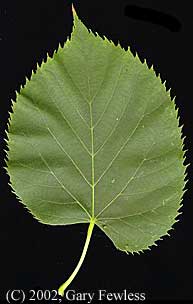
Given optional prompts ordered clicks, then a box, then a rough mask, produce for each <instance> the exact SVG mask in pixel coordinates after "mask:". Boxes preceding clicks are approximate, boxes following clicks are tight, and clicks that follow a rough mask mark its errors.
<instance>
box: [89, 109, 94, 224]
mask: <svg viewBox="0 0 193 304" xmlns="http://www.w3.org/2000/svg"><path fill="white" fill-rule="evenodd" d="M89 108H90V136H91V188H92V198H91V200H92V217H93V218H94V201H95V172H94V166H95V164H94V157H95V155H94V154H95V153H94V128H93V117H92V103H90V105H89Z"/></svg>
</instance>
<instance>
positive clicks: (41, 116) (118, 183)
mask: <svg viewBox="0 0 193 304" xmlns="http://www.w3.org/2000/svg"><path fill="white" fill-rule="evenodd" d="M74 22H75V25H74V28H73V33H72V36H71V39H70V40H68V41H67V42H66V44H65V46H64V48H61V47H60V48H59V50H58V51H57V52H56V53H55V54H54V56H53V58H48V60H47V62H46V63H43V64H42V65H41V67H38V69H37V72H36V73H34V74H33V75H32V77H31V80H30V81H27V83H26V86H25V87H24V88H22V89H21V91H20V93H19V94H18V95H17V101H16V103H14V105H13V114H11V117H10V126H9V134H8V149H9V151H8V173H9V175H10V178H11V185H12V187H13V189H14V191H15V193H16V194H17V196H18V197H19V198H20V200H21V201H22V202H23V204H25V205H26V206H27V208H28V209H29V210H30V212H31V213H32V214H33V215H34V217H35V218H37V219H38V220H39V221H40V222H42V223H46V224H50V225H69V224H76V223H90V226H89V230H88V235H87V240H86V243H85V247H84V250H83V254H82V256H81V260H80V262H79V264H78V265H77V268H76V269H75V272H74V273H73V275H72V276H71V277H70V279H69V280H68V281H67V283H65V284H64V285H63V286H62V288H61V289H60V290H59V293H60V294H63V291H64V289H65V288H66V287H67V286H68V284H69V283H70V282H71V281H72V279H73V277H74V276H75V274H76V273H77V271H78V269H79V268H80V265H81V263H82V261H83V259H84V257H85V254H86V250H87V248H88V244H89V240H90V237H91V234H92V229H93V227H94V224H96V225H97V226H98V227H100V228H101V229H102V230H103V231H104V232H105V233H106V235H107V236H108V237H109V238H110V239H111V240H112V242H113V243H114V245H115V246H116V247H117V248H118V249H120V250H123V251H125V252H131V253H133V252H140V251H142V250H144V249H148V248H149V246H151V245H153V244H154V243H155V241H156V240H158V239H160V237H161V236H163V235H165V234H167V232H168V230H169V229H171V227H172V225H173V224H174V222H175V218H176V216H177V215H178V209H179V207H180V201H181V199H182V194H183V188H184V177H185V166H184V165H183V155H184V152H183V143H182V139H181V128H179V121H178V118H177V111H176V110H175V104H174V101H171V98H170V94H169V92H167V91H166V88H165V85H164V84H162V82H161V79H160V78H159V77H156V75H155V72H154V70H153V69H149V68H148V66H147V64H146V63H143V64H142V63H141V61H140V60H139V58H138V57H137V56H136V57H134V56H133V55H132V53H131V52H130V50H128V51H125V50H124V49H122V48H121V47H120V45H118V46H115V45H114V44H113V43H110V42H109V41H108V40H107V39H106V38H105V39H102V38H101V37H99V36H96V35H94V34H93V33H92V32H90V33H89V31H88V30H87V29H86V27H85V26H84V25H83V24H82V23H81V21H80V20H79V19H78V17H77V16H76V15H75V17H74Z"/></svg>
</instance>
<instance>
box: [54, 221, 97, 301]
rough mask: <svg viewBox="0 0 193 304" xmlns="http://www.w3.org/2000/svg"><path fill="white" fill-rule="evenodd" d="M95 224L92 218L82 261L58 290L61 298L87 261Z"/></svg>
mask: <svg viewBox="0 0 193 304" xmlns="http://www.w3.org/2000/svg"><path fill="white" fill-rule="evenodd" d="M94 224H95V218H91V221H90V225H89V227H88V231H87V237H86V241H85V244H84V248H83V251H82V255H81V257H80V260H79V262H78V264H77V266H76V268H75V269H74V271H73V273H72V274H71V276H70V277H69V278H68V280H67V281H66V282H65V283H63V284H62V285H61V286H60V288H59V289H58V294H59V295H60V296H62V297H63V296H64V291H65V289H66V288H67V287H68V285H70V283H71V282H72V281H73V279H74V278H75V276H76V275H77V273H78V271H79V269H80V267H81V265H82V263H83V261H84V259H85V256H86V253H87V249H88V246H89V243H90V239H91V236H92V231H93V228H94Z"/></svg>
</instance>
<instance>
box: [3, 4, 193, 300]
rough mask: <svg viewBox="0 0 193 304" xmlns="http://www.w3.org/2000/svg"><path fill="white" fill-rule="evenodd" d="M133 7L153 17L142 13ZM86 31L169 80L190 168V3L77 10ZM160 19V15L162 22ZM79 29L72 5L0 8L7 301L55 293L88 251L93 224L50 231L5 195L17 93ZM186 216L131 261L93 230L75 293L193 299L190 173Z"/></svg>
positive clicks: (81, 7) (192, 125)
mask: <svg viewBox="0 0 193 304" xmlns="http://www.w3.org/2000/svg"><path fill="white" fill-rule="evenodd" d="M133 5H135V6H138V7H141V8H146V9H152V10H153V11H152V10H139V9H138V8H136V7H133ZM74 6H75V8H76V11H77V14H78V16H79V17H80V18H81V20H82V21H83V22H84V24H85V25H86V26H87V27H88V28H90V29H92V30H93V31H96V32H98V33H99V34H101V35H105V36H106V37H107V38H109V39H111V40H113V41H114V42H115V43H116V42H117V41H118V40H119V41H120V43H121V45H122V46H123V47H127V46H128V45H130V46H131V49H132V51H133V52H135V51H137V52H138V54H139V56H140V58H142V59H143V58H146V59H147V61H148V63H149V64H152V63H153V64H154V68H155V70H156V71H157V72H159V73H160V74H161V77H162V79H163V80H167V86H168V87H172V96H174V95H176V96H177V98H176V103H177V106H178V107H179V113H180V117H181V124H184V128H183V133H184V135H186V139H185V148H186V149H188V152H187V153H186V155H187V160H186V163H190V162H191V161H192V159H191V149H192V131H193V123H192V114H193V112H192V102H193V90H192V81H193V77H192V70H193V63H192V54H193V44H192V32H193V12H192V9H191V1H188V0H186V1H185V0H184V1H173V0H170V1H166V0H165V1H163V0H156V1H150V0H146V1H142V0H141V1H140V0H135V1H134V0H133V1H130V0H117V1H114V2H113V3H112V1H109V0H97V1H93V0H92V1H91V0H89V1H85V0H79V1H74ZM159 12H160V13H163V14H159ZM71 29H72V13H71V5H70V1H67V0H57V1H48V0H41V1H40V0H33V1H22V0H17V1H11V0H5V1H1V4H0V77H1V80H0V103H1V104H0V127H1V133H0V141H1V148H0V151H1V176H0V187H1V190H0V193H1V202H0V241H1V250H0V299H2V300H3V299H4V296H5V292H6V291H7V290H8V289H12V288H17V289H18V288H21V289H24V290H26V291H27V290H29V289H37V288H39V289H57V288H58V285H60V283H62V282H63V281H64V280H65V279H67V277H68V276H69V275H70V274H71V272H72V270H73V269H74V267H75V265H76V263H77V261H78V259H79V257H80V254H81V250H82V248H83V245H84V241H85V237H86V231H87V227H86V225H72V226H66V227H52V226H48V225H42V224H40V223H38V222H37V221H36V220H35V219H33V217H32V216H31V215H30V214H29V213H28V212H27V211H26V209H24V208H23V206H22V205H21V204H20V203H18V202H17V200H16V198H15V196H14V194H12V193H11V189H10V187H9V186H8V177H7V176H6V174H5V170H4V169H2V166H4V165H5V164H4V162H3V158H4V157H5V153H4V152H2V151H3V149H4V148H5V143H4V141H3V138H4V137H5V129H6V125H7V119H8V111H9V110H10V105H11V99H15V90H17V89H19V86H20V85H21V84H24V82H25V76H28V77H29V76H30V74H31V71H32V69H35V67H36V63H37V62H39V63H40V62H41V61H42V60H43V59H45V58H46V53H47V52H48V53H49V54H50V55H52V53H53V51H54V50H55V49H56V48H57V47H58V44H59V42H60V43H62V44H63V43H64V42H65V41H66V39H67V36H68V35H70V33H71ZM188 173H189V176H188V178H189V182H188V184H187V188H188V189H189V190H188V191H187V192H186V194H185V195H184V200H183V207H182V209H181V211H182V212H183V213H182V215H180V217H179V220H180V221H179V222H178V223H177V224H175V225H174V228H175V229H174V230H172V231H171V233H170V234H171V237H164V240H163V241H161V242H158V245H159V246H158V247H155V246H154V247H152V250H151V251H147V252H146V253H145V254H142V255H134V256H132V255H126V254H124V253H122V252H119V251H117V250H116V249H115V247H114V246H113V244H112V243H111V241H110V240H109V239H108V238H107V237H106V236H105V235H104V234H103V233H102V232H101V231H100V230H99V229H98V228H95V230H94V234H93V238H92V240H91V244H90V248H89V251H88V254H87V257H86V260H85V262H84V264H83V267H82V268H81V270H80V272H79V274H78V276H77V277H76V279H75V280H74V281H73V283H72V284H71V286H70V288H71V289H76V290H77V291H87V292H88V291H97V290H98V289H107V290H108V291H109V292H111V291H112V292H115V291H122V290H123V289H124V288H126V289H127V290H130V291H131V292H145V293H146V297H147V299H154V300H193V248H192V243H193V237H192V231H193V220H192V219H193V202H192V195H191V187H192V176H191V167H189V169H188Z"/></svg>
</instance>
